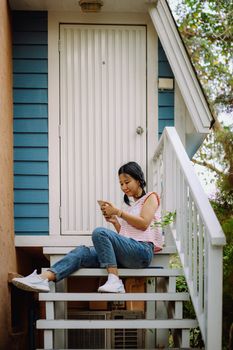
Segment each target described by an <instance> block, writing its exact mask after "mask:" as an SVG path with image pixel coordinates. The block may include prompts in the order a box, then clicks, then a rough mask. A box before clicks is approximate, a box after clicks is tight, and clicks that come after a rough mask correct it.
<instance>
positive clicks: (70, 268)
mask: <svg viewBox="0 0 233 350" xmlns="http://www.w3.org/2000/svg"><path fill="white" fill-rule="evenodd" d="M99 266H100V264H99V260H98V256H97V254H96V251H95V249H94V247H86V246H84V245H82V246H79V247H77V248H75V249H73V250H71V251H70V252H69V253H68V254H67V255H66V256H65V257H64V258H62V259H61V260H59V261H58V262H56V263H55V264H54V265H52V266H51V267H50V268H49V269H48V270H47V271H46V272H45V273H42V275H41V277H45V278H48V279H49V281H50V280H53V281H56V282H58V281H60V280H62V279H64V278H66V277H68V276H69V275H71V274H72V273H73V272H75V271H77V270H78V269H79V268H80V267H99ZM51 278H52V279H51Z"/></svg>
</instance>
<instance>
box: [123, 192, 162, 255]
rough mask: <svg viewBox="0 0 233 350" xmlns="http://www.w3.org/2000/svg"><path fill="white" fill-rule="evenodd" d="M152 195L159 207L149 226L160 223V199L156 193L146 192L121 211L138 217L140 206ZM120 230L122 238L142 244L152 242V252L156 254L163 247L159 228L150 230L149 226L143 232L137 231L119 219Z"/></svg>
mask: <svg viewBox="0 0 233 350" xmlns="http://www.w3.org/2000/svg"><path fill="white" fill-rule="evenodd" d="M152 193H154V194H155V195H156V197H157V200H158V204H159V207H158V209H157V210H156V213H155V216H154V218H153V220H152V222H151V224H152V223H153V222H154V221H160V199H159V196H158V194H157V193H156V192H148V193H147V194H145V195H144V196H143V197H141V198H140V199H138V200H137V201H136V202H133V203H130V204H131V205H130V206H129V205H127V204H125V205H124V207H122V209H123V210H124V211H126V212H127V213H129V214H132V215H136V216H139V215H140V213H141V210H142V206H143V204H144V203H145V201H146V200H147V198H148V197H149V196H150V195H151V194H152ZM119 222H120V225H121V229H120V232H119V234H121V235H122V236H125V237H128V238H133V239H135V240H136V241H143V242H152V243H154V251H155V252H157V251H159V250H161V249H162V247H163V238H162V232H161V228H160V227H155V228H152V227H151V225H149V226H148V227H147V229H146V230H145V231H142V230H138V229H137V228H135V227H133V226H131V225H130V224H128V222H127V221H125V220H123V219H121V220H119Z"/></svg>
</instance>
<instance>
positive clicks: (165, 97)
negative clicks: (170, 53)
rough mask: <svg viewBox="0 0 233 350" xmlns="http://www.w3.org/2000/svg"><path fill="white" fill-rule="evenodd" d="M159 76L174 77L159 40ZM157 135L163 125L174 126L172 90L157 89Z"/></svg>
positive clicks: (161, 130)
mask: <svg viewBox="0 0 233 350" xmlns="http://www.w3.org/2000/svg"><path fill="white" fill-rule="evenodd" d="M158 58H159V62H158V74H159V78H174V76H173V73H172V70H171V67H170V65H169V62H168V60H167V57H166V54H165V52H164V50H163V47H162V45H161V43H160V41H159V45H158ZM158 114H159V137H160V136H161V134H162V132H163V129H164V127H165V126H174V91H159V113H158Z"/></svg>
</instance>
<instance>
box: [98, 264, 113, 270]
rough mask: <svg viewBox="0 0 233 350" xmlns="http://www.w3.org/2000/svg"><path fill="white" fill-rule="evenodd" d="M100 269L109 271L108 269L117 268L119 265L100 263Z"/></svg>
mask: <svg viewBox="0 0 233 350" xmlns="http://www.w3.org/2000/svg"><path fill="white" fill-rule="evenodd" d="M100 267H102V268H105V269H108V268H111V267H112V268H117V265H109V264H108V263H100Z"/></svg>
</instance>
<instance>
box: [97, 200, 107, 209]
mask: <svg viewBox="0 0 233 350" xmlns="http://www.w3.org/2000/svg"><path fill="white" fill-rule="evenodd" d="M97 202H98V204H99V206H100V208H101V206H102V205H103V204H105V203H106V202H105V201H101V200H98V201H97Z"/></svg>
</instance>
